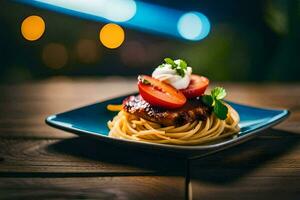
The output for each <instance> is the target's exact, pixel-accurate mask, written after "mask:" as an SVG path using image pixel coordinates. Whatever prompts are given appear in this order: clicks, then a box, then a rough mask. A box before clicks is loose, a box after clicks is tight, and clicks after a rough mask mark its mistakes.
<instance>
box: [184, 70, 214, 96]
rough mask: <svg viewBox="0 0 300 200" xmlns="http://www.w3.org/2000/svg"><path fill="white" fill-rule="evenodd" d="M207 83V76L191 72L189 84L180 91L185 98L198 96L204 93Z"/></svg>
mask: <svg viewBox="0 0 300 200" xmlns="http://www.w3.org/2000/svg"><path fill="white" fill-rule="evenodd" d="M208 84H209V80H208V78H206V77H204V76H199V75H195V74H192V76H191V82H190V84H189V86H188V87H187V88H186V89H182V90H180V91H181V92H182V93H183V94H184V96H185V97H186V98H193V97H198V96H201V95H202V94H204V92H205V90H206V88H207V86H208Z"/></svg>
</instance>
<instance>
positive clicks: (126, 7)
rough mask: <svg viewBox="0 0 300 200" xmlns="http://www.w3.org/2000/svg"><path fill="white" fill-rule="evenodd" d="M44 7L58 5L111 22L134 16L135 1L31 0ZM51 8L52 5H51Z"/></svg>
mask: <svg viewBox="0 0 300 200" xmlns="http://www.w3.org/2000/svg"><path fill="white" fill-rule="evenodd" d="M32 2H33V3H34V2H37V3H38V4H39V3H40V5H44V6H46V7H49V6H50V7H51V6H54V7H56V6H57V7H58V8H60V10H61V9H68V10H73V11H75V12H78V13H84V14H88V15H91V16H96V17H103V18H105V19H107V20H110V21H113V22H125V21H128V20H130V19H131V18H132V17H134V15H135V13H136V7H137V6H136V2H135V1H134V0H88V1H87V0H67V1H62V0H32ZM52 8H53V7H52Z"/></svg>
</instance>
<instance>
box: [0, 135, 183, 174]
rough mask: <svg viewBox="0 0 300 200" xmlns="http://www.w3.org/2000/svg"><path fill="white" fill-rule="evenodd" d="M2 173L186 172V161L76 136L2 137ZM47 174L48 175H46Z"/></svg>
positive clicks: (0, 165)
mask: <svg viewBox="0 0 300 200" xmlns="http://www.w3.org/2000/svg"><path fill="white" fill-rule="evenodd" d="M0 158H2V161H0V176H30V175H32V176H51V173H53V174H54V173H55V175H53V176H95V175H98V176H99V175H103V176H105V175H106V176H113V175H134V174H144V175H145V174H147V175H155V174H156V175H157V174H160V175H182V176H183V175H184V173H185V171H186V168H185V167H186V165H185V161H184V160H183V159H180V158H174V157H169V156H167V155H161V154H153V153H152V154H150V153H147V152H143V151H140V150H139V149H128V148H121V147H118V146H114V145H112V144H106V143H103V142H100V141H98V140H95V139H90V138H85V137H77V138H70V139H65V140H53V139H51V140H50V139H48V140H46V139H44V140H41V139H40V140H33V139H2V140H0ZM46 174H47V175H46Z"/></svg>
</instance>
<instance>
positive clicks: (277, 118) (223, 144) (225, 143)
mask: <svg viewBox="0 0 300 200" xmlns="http://www.w3.org/2000/svg"><path fill="white" fill-rule="evenodd" d="M129 95H130V94H129ZM127 96H128V95H123V96H119V97H113V98H110V99H105V100H104V101H100V102H95V103H92V104H88V105H85V106H81V107H78V108H74V109H70V110H68V111H65V112H61V113H58V114H54V115H50V116H48V117H46V119H45V123H46V124H48V125H49V126H51V127H54V128H57V129H60V130H63V131H67V132H71V133H74V134H76V135H79V136H82V135H88V136H93V137H96V138H101V139H104V141H105V142H119V143H122V144H128V143H129V144H132V145H143V146H147V147H155V148H164V149H169V150H180V151H195V150H216V149H220V148H226V147H227V146H230V145H235V144H240V143H242V142H244V141H246V140H248V139H251V138H253V137H255V136H257V135H258V133H259V132H261V131H262V130H265V129H268V128H270V127H272V126H274V125H276V124H278V123H280V122H282V121H283V120H285V119H286V118H288V116H289V115H290V111H289V110H287V109H270V108H261V107H254V106H248V105H245V104H240V103H235V102H232V101H227V102H230V103H233V104H236V105H239V106H246V107H249V108H254V109H260V110H267V111H275V112H280V113H278V114H277V115H275V116H274V117H272V118H271V119H270V120H269V121H268V122H267V124H266V125H264V126H261V127H257V128H254V129H253V130H250V131H249V132H247V134H244V135H241V136H239V137H236V138H232V139H230V140H225V141H222V142H219V143H216V144H208V145H190V146H188V145H172V144H159V143H151V142H142V141H135V140H128V139H120V138H112V137H109V136H106V135H102V134H99V133H97V132H92V131H86V130H82V129H78V128H74V127H69V126H65V125H63V124H60V123H57V122H55V121H53V120H52V119H53V118H55V117H56V116H57V115H61V114H64V113H67V112H71V111H75V110H78V109H82V108H84V107H88V106H92V105H95V104H99V103H105V102H106V101H110V100H114V99H118V98H125V97H127Z"/></svg>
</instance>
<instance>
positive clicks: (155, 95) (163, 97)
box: [138, 75, 186, 109]
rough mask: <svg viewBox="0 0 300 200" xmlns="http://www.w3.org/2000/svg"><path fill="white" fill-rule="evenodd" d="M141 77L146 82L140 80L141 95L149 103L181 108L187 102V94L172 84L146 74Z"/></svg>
mask: <svg viewBox="0 0 300 200" xmlns="http://www.w3.org/2000/svg"><path fill="white" fill-rule="evenodd" d="M141 78H142V79H143V80H144V81H143V82H144V83H143V82H142V81H141V80H139V82H138V87H139V91H140V95H141V96H142V97H143V99H144V100H145V101H147V102H148V103H149V104H151V105H153V106H159V107H163V108H169V109H173V108H179V107H181V106H183V105H184V104H185V102H186V98H185V96H184V95H183V94H182V92H180V91H179V90H176V89H175V88H174V87H172V86H171V85H169V84H167V83H164V82H161V81H159V80H157V79H155V78H152V77H150V76H146V75H143V76H141Z"/></svg>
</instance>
